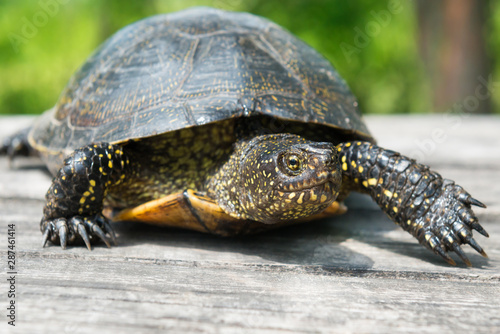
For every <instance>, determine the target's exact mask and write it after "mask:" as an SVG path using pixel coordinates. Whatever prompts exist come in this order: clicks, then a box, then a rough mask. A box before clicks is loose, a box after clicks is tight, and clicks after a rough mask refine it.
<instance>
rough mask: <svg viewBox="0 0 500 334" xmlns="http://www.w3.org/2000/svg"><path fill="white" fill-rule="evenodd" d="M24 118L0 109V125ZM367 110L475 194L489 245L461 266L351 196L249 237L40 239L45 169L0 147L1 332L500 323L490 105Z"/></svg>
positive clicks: (380, 130) (470, 328) (486, 327)
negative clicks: (11, 259)
mask: <svg viewBox="0 0 500 334" xmlns="http://www.w3.org/2000/svg"><path fill="white" fill-rule="evenodd" d="M30 121H31V119H30V118H18V117H3V118H0V134H1V135H5V134H7V133H9V132H12V131H14V130H15V129H17V128H20V127H23V126H24V125H26V124H28V123H29V122H30ZM459 122H460V123H459ZM367 123H368V124H369V127H370V128H371V129H372V132H373V134H374V135H375V136H376V137H377V138H378V139H379V144H380V145H382V146H385V147H390V148H392V149H395V150H398V151H401V152H403V153H405V154H412V155H422V156H423V158H424V160H425V161H426V162H427V163H429V164H430V165H431V166H432V167H433V168H434V169H436V170H438V171H439V172H440V173H441V174H443V175H445V176H446V177H448V178H452V179H454V180H456V181H457V182H458V183H459V184H461V185H462V186H464V187H465V188H466V189H467V190H468V191H470V192H471V193H472V194H473V195H474V196H475V197H476V198H478V199H480V200H481V201H484V202H485V203H486V204H487V205H488V209H486V210H482V209H478V210H476V212H477V215H478V216H479V219H480V221H481V223H482V225H483V226H484V227H485V229H486V230H487V231H488V232H489V233H490V238H489V239H487V238H484V237H482V236H480V235H478V234H477V233H476V235H477V237H476V238H477V240H478V241H479V242H480V244H481V245H482V246H483V247H484V248H485V249H486V251H487V253H488V254H489V256H490V258H489V259H484V258H482V257H481V256H479V255H478V254H476V253H475V252H474V251H473V250H472V249H471V248H470V247H467V248H466V251H467V254H468V255H469V256H470V259H471V261H472V263H473V267H472V268H467V267H465V266H464V265H463V264H460V265H459V266H458V267H450V266H449V265H447V264H446V263H445V262H444V261H442V260H441V259H439V258H438V257H437V256H434V255H433V254H431V253H430V252H429V251H427V250H426V249H424V248H423V247H421V246H420V245H418V243H417V242H416V241H415V240H413V238H412V237H411V236H410V235H408V234H407V233H406V232H404V231H402V230H401V229H400V228H399V227H397V226H396V225H395V224H393V223H391V222H390V221H389V220H388V219H387V218H386V217H385V216H384V215H383V214H382V213H381V212H380V211H379V210H378V209H377V207H376V206H375V205H374V204H373V203H372V202H371V200H370V199H369V198H366V197H364V196H354V197H352V198H350V200H349V201H348V205H349V207H350V211H349V212H348V214H346V215H344V216H342V217H338V218H336V219H334V220H330V221H324V222H317V223H314V224H309V225H302V226H295V227H291V228H286V229H281V230H278V231H274V232H272V233H265V234H261V235H257V236H253V237H248V238H238V239H221V238H217V237H212V236H208V235H204V234H199V233H194V232H188V231H179V230H170V229H160V228H156V227H150V226H144V225H138V224H132V223H118V224H115V228H116V231H117V233H118V235H119V246H117V247H113V248H111V249H107V248H105V247H103V246H102V245H98V246H96V247H95V248H94V250H93V251H92V252H89V251H87V250H86V249H84V248H82V247H70V248H69V249H68V250H65V251H63V250H61V249H60V247H55V246H50V247H46V248H41V246H40V242H41V234H40V232H39V229H38V223H39V219H40V215H41V211H42V206H43V197H44V193H45V191H46V189H47V188H48V186H49V182H50V177H49V176H48V175H47V174H46V172H44V171H43V169H40V168H38V167H39V166H40V163H39V162H38V161H37V160H34V159H20V160H19V161H16V163H15V167H16V168H15V169H9V168H8V163H7V160H6V159H5V158H3V157H2V158H0V212H1V214H0V217H1V222H2V234H3V235H2V236H0V240H1V241H0V250H1V253H2V268H3V271H2V272H3V276H2V277H3V279H2V280H1V281H0V294H1V296H2V297H1V299H0V300H1V307H0V309H2V310H3V311H2V319H3V320H2V323H1V324H0V328H1V329H0V332H2V333H4V332H12V333H48V332H51V333H96V332H98V333H146V332H147V333H150V332H169V333H171V332H179V333H186V332H202V333H203V332H206V333H214V332H215V333H245V332H255V331H259V332H262V333H283V332H299V333H318V332H325V333H329V332H333V333H388V332H394V331H397V332H402V333H445V332H453V333H498V332H500V242H499V240H500V225H499V218H500V204H499V200H500V177H499V176H500V175H499V167H500V135H499V134H498V131H499V129H500V118H498V117H472V116H471V117H467V118H457V119H451V118H443V117H441V116H432V117H431V116H410V117H407V116H404V117H381V116H372V117H368V118H367ZM433 133H434V139H432V138H433ZM431 141H432V142H431ZM417 143H420V146H422V145H421V144H422V143H426V145H425V146H424V147H425V151H426V152H423V153H424V154H420V153H418V152H417V151H418V150H419V145H418V144H417ZM420 151H422V148H420ZM7 224H15V225H16V233H17V238H16V241H17V259H18V261H17V263H16V264H17V271H18V275H17V281H16V290H17V291H16V292H17V294H16V307H17V308H16V310H17V321H16V327H15V329H13V328H12V327H11V326H7V324H6V322H7V320H6V317H5V315H4V314H6V307H7V306H8V304H7V302H8V299H7V294H6V292H7V290H8V286H7V284H6V277H7V274H6V272H7V271H8V270H7V263H6V262H7V261H6V256H5V254H6V250H7V242H6V240H7V235H6V234H7V233H6V225H7ZM455 259H456V260H457V261H458V259H457V258H456V257H455Z"/></svg>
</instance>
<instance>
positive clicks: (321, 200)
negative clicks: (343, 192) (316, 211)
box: [319, 195, 326, 203]
mask: <svg viewBox="0 0 500 334" xmlns="http://www.w3.org/2000/svg"><path fill="white" fill-rule="evenodd" d="M319 201H320V202H321V203H323V202H325V201H326V195H321V198H320V199H319Z"/></svg>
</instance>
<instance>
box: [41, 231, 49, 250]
mask: <svg viewBox="0 0 500 334" xmlns="http://www.w3.org/2000/svg"><path fill="white" fill-rule="evenodd" d="M49 237H50V228H48V227H45V229H44V230H43V237H42V247H45V245H46V244H47V241H49Z"/></svg>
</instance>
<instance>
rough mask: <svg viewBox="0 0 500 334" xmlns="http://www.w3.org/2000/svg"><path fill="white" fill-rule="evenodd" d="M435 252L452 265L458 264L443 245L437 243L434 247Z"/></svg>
mask: <svg viewBox="0 0 500 334" xmlns="http://www.w3.org/2000/svg"><path fill="white" fill-rule="evenodd" d="M434 252H435V253H436V254H438V255H440V256H441V257H442V258H443V259H444V260H445V261H446V262H448V264H451V265H452V266H456V265H457V264H456V262H455V261H453V259H452V258H451V257H450V256H449V255H448V253H446V252H445V251H444V249H443V248H442V247H441V246H439V245H436V246H435V247H434Z"/></svg>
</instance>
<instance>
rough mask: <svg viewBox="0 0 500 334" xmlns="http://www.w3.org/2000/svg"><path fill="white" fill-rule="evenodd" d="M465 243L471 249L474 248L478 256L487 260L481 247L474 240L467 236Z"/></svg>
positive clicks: (486, 255)
mask: <svg viewBox="0 0 500 334" xmlns="http://www.w3.org/2000/svg"><path fill="white" fill-rule="evenodd" d="M465 243H466V244H468V245H470V246H471V247H472V248H474V249H475V250H476V251H477V252H478V253H479V254H481V255H482V256H483V257H485V258H488V254H486V252H485V251H484V250H483V248H482V247H481V246H479V244H478V243H477V242H476V240H474V238H473V237H471V236H469V237H467V238H466V239H465Z"/></svg>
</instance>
